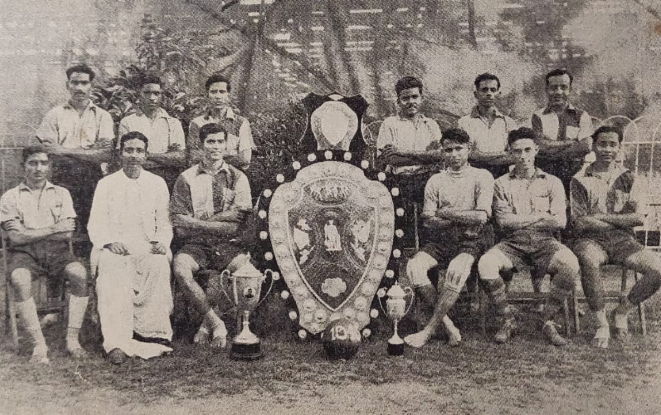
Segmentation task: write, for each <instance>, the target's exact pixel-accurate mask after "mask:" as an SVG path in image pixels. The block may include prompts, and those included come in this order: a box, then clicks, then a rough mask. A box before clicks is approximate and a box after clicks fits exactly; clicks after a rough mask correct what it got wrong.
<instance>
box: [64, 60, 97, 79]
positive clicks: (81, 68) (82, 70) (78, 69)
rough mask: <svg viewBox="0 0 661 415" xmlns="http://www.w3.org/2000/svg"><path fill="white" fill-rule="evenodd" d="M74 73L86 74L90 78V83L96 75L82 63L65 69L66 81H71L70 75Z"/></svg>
mask: <svg viewBox="0 0 661 415" xmlns="http://www.w3.org/2000/svg"><path fill="white" fill-rule="evenodd" d="M74 72H80V73H86V74H88V75H89V76H90V82H92V81H93V80H94V77H95V76H96V74H95V73H94V71H93V70H92V68H90V67H89V66H87V65H86V64H84V63H81V64H78V65H74V66H72V67H70V68H69V69H67V80H69V79H71V74H73V73H74Z"/></svg>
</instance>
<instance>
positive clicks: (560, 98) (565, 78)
mask: <svg viewBox="0 0 661 415" xmlns="http://www.w3.org/2000/svg"><path fill="white" fill-rule="evenodd" d="M570 92H571V81H570V80H569V75H560V76H552V77H550V78H549V80H548V84H547V85H546V95H547V97H548V99H549V104H551V105H552V106H564V105H567V102H568V101H569V93H570Z"/></svg>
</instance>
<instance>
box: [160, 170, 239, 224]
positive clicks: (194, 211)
mask: <svg viewBox="0 0 661 415" xmlns="http://www.w3.org/2000/svg"><path fill="white" fill-rule="evenodd" d="M251 207H252V198H251V195H250V184H249V183H248V178H247V177H246V175H245V174H243V172H241V171H240V170H239V169H237V168H235V167H233V166H230V165H229V164H227V163H223V165H222V167H221V168H220V169H219V170H218V171H217V172H212V171H208V170H206V169H205V168H204V166H203V165H202V163H200V164H196V165H194V166H193V167H190V168H189V169H188V170H186V171H184V172H183V173H181V175H179V177H178V178H177V181H176V182H175V184H174V189H173V190H172V200H171V201H170V211H171V213H172V214H173V215H175V214H178V215H188V216H192V217H195V218H200V217H205V216H210V215H214V214H216V213H219V212H225V211H227V210H229V209H233V208H238V209H251Z"/></svg>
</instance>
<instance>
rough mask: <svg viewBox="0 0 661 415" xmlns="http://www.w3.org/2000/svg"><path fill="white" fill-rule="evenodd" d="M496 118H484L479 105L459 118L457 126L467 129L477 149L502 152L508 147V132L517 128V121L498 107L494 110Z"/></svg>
mask: <svg viewBox="0 0 661 415" xmlns="http://www.w3.org/2000/svg"><path fill="white" fill-rule="evenodd" d="M493 114H494V116H495V118H494V119H493V122H490V120H489V119H488V118H482V117H481V116H480V112H479V111H478V108H477V107H473V110H472V111H471V113H470V114H469V115H465V116H463V117H461V118H460V119H459V121H458V122H457V126H458V127H459V128H461V129H462V130H464V131H466V132H467V133H468V135H469V136H470V139H471V141H472V142H473V143H475V149H476V150H477V151H479V152H482V153H502V152H503V151H505V149H507V134H508V133H509V132H510V131H512V130H515V129H516V128H517V126H516V122H515V121H514V120H513V119H511V118H510V117H508V116H506V115H503V113H501V112H500V111H498V110H497V109H496V110H495V111H494V113H493Z"/></svg>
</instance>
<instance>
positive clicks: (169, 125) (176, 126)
mask: <svg viewBox="0 0 661 415" xmlns="http://www.w3.org/2000/svg"><path fill="white" fill-rule="evenodd" d="M131 131H139V132H141V133H142V134H144V135H145V137H147V140H149V147H148V149H149V152H150V153H153V154H162V153H166V152H167V151H168V148H169V147H170V146H171V145H173V144H179V147H180V148H179V149H180V150H184V149H185V148H186V139H185V137H184V130H183V128H181V122H180V121H179V120H178V119H176V118H174V117H171V116H170V115H169V114H168V113H167V112H166V111H165V110H164V109H163V108H159V109H158V113H157V114H156V117H155V118H154V120H153V121H152V120H151V119H150V118H149V117H148V116H146V115H145V114H144V113H143V112H142V111H138V112H136V113H135V114H131V115H129V116H127V117H124V118H123V119H122V121H120V123H119V134H118V137H119V138H120V139H121V137H122V136H123V135H124V134H126V133H128V132H131ZM119 144H120V142H119V140H117V148H119Z"/></svg>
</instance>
